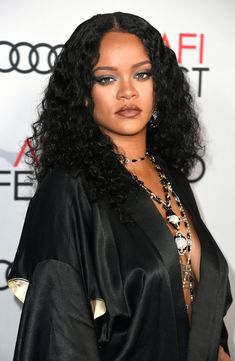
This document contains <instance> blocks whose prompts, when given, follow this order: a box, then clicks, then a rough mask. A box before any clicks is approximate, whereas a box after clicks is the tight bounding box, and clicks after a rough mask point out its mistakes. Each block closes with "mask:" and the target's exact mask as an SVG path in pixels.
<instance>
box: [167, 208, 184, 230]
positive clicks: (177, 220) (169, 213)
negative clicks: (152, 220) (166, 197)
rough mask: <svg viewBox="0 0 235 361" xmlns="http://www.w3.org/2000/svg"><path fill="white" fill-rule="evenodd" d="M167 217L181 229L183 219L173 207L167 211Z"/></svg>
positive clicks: (174, 225)
mask: <svg viewBox="0 0 235 361" xmlns="http://www.w3.org/2000/svg"><path fill="white" fill-rule="evenodd" d="M166 219H167V220H168V222H169V223H170V224H171V225H172V226H173V227H174V228H175V229H179V226H180V221H181V219H180V218H179V217H178V216H177V215H176V214H175V213H174V212H173V211H172V209H168V210H167V211H166Z"/></svg>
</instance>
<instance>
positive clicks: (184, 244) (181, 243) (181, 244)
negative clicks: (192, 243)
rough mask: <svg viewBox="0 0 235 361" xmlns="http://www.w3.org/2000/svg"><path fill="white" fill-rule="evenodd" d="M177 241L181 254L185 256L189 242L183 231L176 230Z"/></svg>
mask: <svg viewBox="0 0 235 361" xmlns="http://www.w3.org/2000/svg"><path fill="white" fill-rule="evenodd" d="M175 243H176V245H177V249H178V253H179V255H180V256H183V255H184V254H185V252H186V249H187V245H188V242H187V240H186V238H185V237H184V235H183V234H182V233H181V232H176V235H175Z"/></svg>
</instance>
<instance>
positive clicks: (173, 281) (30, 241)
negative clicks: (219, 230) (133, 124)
mask: <svg viewBox="0 0 235 361" xmlns="http://www.w3.org/2000/svg"><path fill="white" fill-rule="evenodd" d="M158 161H159V159H158ZM161 165H162V167H163V169H164V171H165V172H166V175H167V176H168V178H169V180H170V181H171V183H172V185H173V188H174V189H175V191H176V193H177V194H178V196H179V197H180V199H181V202H182V203H183V205H184V207H185V209H186V210H187V211H188V212H189V214H190V216H191V219H192V221H193V224H194V227H195V229H196V231H197V234H198V236H199V239H200V242H201V266H200V282H199V285H198V289H197V295H196V300H195V302H194V305H193V313H192V323H191V326H189V322H188V317H187V312H186V309H185V302H184V296H183V291H182V281H181V274H180V272H181V271H180V265H179V258H178V252H177V249H176V245H175V242H174V240H173V237H172V234H171V232H170V231H169V229H168V227H167V225H166V223H165V221H164V220H163V218H162V217H161V215H160V213H159V212H158V210H157V209H156V207H155V205H154V204H153V202H152V200H151V199H150V198H149V196H148V195H147V193H146V192H145V191H144V190H143V189H142V188H140V187H139V186H137V184H134V182H133V187H134V188H135V191H134V192H131V193H130V195H129V198H128V200H127V201H126V204H125V207H126V210H127V212H128V214H129V216H130V218H131V219H132V220H134V222H131V223H121V222H120V220H119V217H118V215H117V214H116V212H115V211H114V210H113V209H112V208H111V207H110V205H109V204H108V202H106V201H105V200H103V201H100V202H95V203H91V202H89V198H88V197H87V183H86V180H85V177H84V176H83V175H82V174H80V175H78V176H77V177H74V176H72V175H69V174H67V173H66V171H65V170H63V169H61V168H57V169H55V170H54V171H52V172H51V173H50V174H49V175H47V177H46V178H45V179H44V181H43V182H42V184H41V185H40V187H39V188H38V190H37V192H36V194H35V195H34V197H33V198H32V200H31V202H30V204H29V208H28V211H27V216H26V219H25V223H24V227H23V232H22V236H21V239H20V244H19V247H18V250H17V253H16V257H15V261H14V264H13V268H12V271H11V273H10V276H9V286H10V287H11V288H12V289H13V290H15V291H16V294H17V293H18V294H19V295H20V297H21V298H22V299H23V298H24V292H25V291H26V289H27V286H28V290H27V293H26V298H25V302H24V305H23V310H22V316H21V321H20V326H19V331H18V337H17V343H16V348H15V355H14V361H186V360H187V361H217V353H218V348H219V345H222V346H223V347H224V349H225V351H227V352H228V348H227V331H226V328H225V326H224V323H223V317H224V315H225V313H226V311H227V309H228V307H229V306H230V304H231V301H232V298H231V293H230V287H229V281H228V268H227V263H226V261H225V259H224V257H223V255H222V253H221V251H220V249H219V248H218V246H217V244H216V243H215V241H214V239H213V238H212V236H211V234H210V233H209V231H208V230H207V228H206V226H205V224H204V223H203V221H202V219H201V217H200V215H199V211H198V208H197V206H196V203H195V199H194V197H193V194H192V191H191V188H190V186H189V183H188V181H187V179H186V178H185V177H184V175H182V174H181V173H180V172H179V171H175V170H174V171H173V170H169V169H167V167H166V165H165V163H162V164H161ZM20 292H21V293H20ZM91 300H94V301H93V308H92V307H91Z"/></svg>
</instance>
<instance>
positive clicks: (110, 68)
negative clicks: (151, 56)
mask: <svg viewBox="0 0 235 361" xmlns="http://www.w3.org/2000/svg"><path fill="white" fill-rule="evenodd" d="M145 64H151V62H150V60H144V61H141V62H139V63H136V64H133V65H132V66H131V67H132V68H138V67H139V66H142V65H145ZM97 70H118V69H117V68H115V67H112V66H98V67H97V68H95V69H94V70H93V72H95V71H97Z"/></svg>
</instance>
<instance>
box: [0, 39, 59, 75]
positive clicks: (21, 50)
mask: <svg viewBox="0 0 235 361" xmlns="http://www.w3.org/2000/svg"><path fill="white" fill-rule="evenodd" d="M62 47H63V45H62V44H59V45H55V46H51V45H49V44H46V43H39V44H36V45H32V44H30V43H27V42H24V41H22V42H19V43H17V44H12V43H11V42H9V41H0V72H2V73H9V72H11V71H13V70H16V71H18V72H19V73H23V74H27V73H31V72H32V71H35V72H36V73H39V74H48V73H50V72H51V71H52V70H53V66H54V64H55V61H56V60H57V57H58V55H59V53H60V51H61V49H62Z"/></svg>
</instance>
